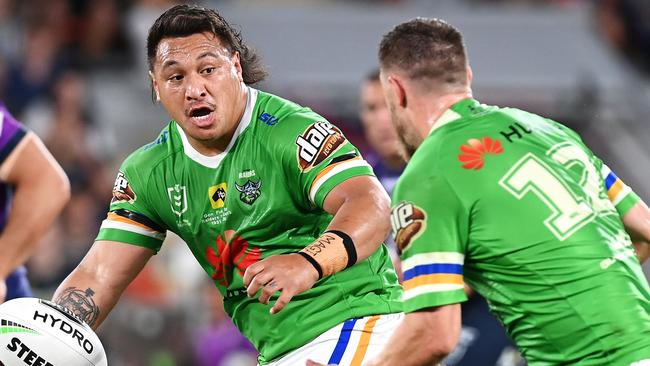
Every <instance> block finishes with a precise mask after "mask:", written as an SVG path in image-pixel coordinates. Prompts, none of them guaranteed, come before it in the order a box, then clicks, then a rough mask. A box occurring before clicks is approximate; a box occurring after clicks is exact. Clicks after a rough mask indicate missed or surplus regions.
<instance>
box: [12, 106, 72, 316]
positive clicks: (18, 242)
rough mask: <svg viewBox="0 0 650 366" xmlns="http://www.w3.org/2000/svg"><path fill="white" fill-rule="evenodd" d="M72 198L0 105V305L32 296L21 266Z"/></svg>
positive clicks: (44, 155)
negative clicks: (6, 301)
mask: <svg viewBox="0 0 650 366" xmlns="http://www.w3.org/2000/svg"><path fill="white" fill-rule="evenodd" d="M69 198H70V182H69V181H68V177H67V176H66V175H65V173H64V172H63V169H61V166H59V164H58V163H57V162H56V160H54V157H52V155H51V154H50V152H49V151H48V150H47V148H46V147H45V145H43V143H42V142H41V140H40V139H39V138H38V136H36V135H35V134H34V133H33V132H31V131H27V130H26V129H25V128H24V127H23V125H22V124H20V123H19V122H17V121H16V120H15V119H14V118H13V117H12V116H11V114H10V113H9V111H8V110H7V108H5V106H4V105H2V104H1V103H0V230H2V233H1V234H0V253H1V254H0V303H1V302H3V301H5V300H11V299H15V298H18V297H30V296H33V295H32V292H31V288H30V286H29V282H28V281H27V270H26V269H25V267H23V266H22V264H23V263H25V261H27V259H28V258H29V256H30V254H31V253H32V252H33V251H34V250H35V248H36V244H37V243H38V241H39V240H40V239H41V237H42V236H43V235H44V234H45V232H46V231H47V229H48V228H49V226H50V225H51V224H52V222H53V221H54V220H55V219H56V217H57V216H58V214H59V213H60V212H61V210H62V209H63V206H65V204H66V202H68V199H69Z"/></svg>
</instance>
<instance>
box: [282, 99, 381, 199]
mask: <svg viewBox="0 0 650 366" xmlns="http://www.w3.org/2000/svg"><path fill="white" fill-rule="evenodd" d="M280 115H281V114H280ZM269 138H270V139H271V141H269V145H273V146H274V147H275V148H276V149H278V150H279V151H278V150H276V151H277V152H278V153H279V155H280V157H281V159H282V165H283V166H284V169H285V174H286V178H287V183H288V184H290V185H292V186H293V189H295V190H296V192H301V195H300V197H301V199H302V205H303V206H304V207H314V206H315V207H319V208H322V207H323V201H324V200H325V197H326V196H327V194H328V193H329V192H330V191H331V190H332V189H333V188H334V187H336V186H337V185H338V184H339V183H341V182H343V181H345V180H347V179H349V178H352V177H355V176H363V175H374V174H373V172H372V168H371V167H370V165H368V163H367V162H366V161H365V160H363V158H362V157H361V154H360V153H359V150H357V148H356V147H355V146H354V145H352V144H351V143H350V142H349V141H348V140H347V139H346V138H345V136H344V135H343V132H341V130H340V129H339V128H338V127H336V126H334V125H333V124H331V123H330V122H328V121H327V120H325V119H324V118H323V117H321V116H319V115H318V114H316V113H314V112H312V111H311V110H309V109H306V108H304V109H301V110H299V111H297V112H295V113H292V114H291V115H288V116H286V117H284V118H283V121H282V123H279V124H278V125H277V126H275V127H274V129H273V131H272V133H270V134H269Z"/></svg>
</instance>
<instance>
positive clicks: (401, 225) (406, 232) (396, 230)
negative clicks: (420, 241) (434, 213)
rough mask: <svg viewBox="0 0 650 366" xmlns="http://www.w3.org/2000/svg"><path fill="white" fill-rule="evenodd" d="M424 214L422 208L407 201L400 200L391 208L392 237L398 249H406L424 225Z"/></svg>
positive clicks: (420, 232)
mask: <svg viewBox="0 0 650 366" xmlns="http://www.w3.org/2000/svg"><path fill="white" fill-rule="evenodd" d="M425 220H426V214H425V212H424V210H423V209H421V208H419V207H417V206H416V205H414V204H412V203H409V202H400V203H399V204H398V205H397V206H395V208H393V210H392V212H391V215H390V223H391V226H392V228H393V237H394V238H395V243H396V244H397V247H398V248H399V249H400V250H404V249H406V248H407V247H408V246H409V245H410V244H411V243H412V242H413V240H415V239H416V238H417V237H418V236H420V234H422V233H423V232H424V229H425V226H426V221H425Z"/></svg>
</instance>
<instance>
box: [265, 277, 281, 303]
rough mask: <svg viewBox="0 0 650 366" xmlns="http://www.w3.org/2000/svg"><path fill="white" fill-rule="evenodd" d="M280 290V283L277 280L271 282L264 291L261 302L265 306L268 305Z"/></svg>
mask: <svg viewBox="0 0 650 366" xmlns="http://www.w3.org/2000/svg"><path fill="white" fill-rule="evenodd" d="M278 290H282V289H281V288H280V286H278V283H277V282H276V281H275V280H271V281H269V282H268V283H267V284H266V285H265V286H264V289H263V290H262V294H261V295H260V302H261V303H262V304H265V305H266V304H268V303H269V299H270V298H271V296H273V294H274V293H275V292H276V291H278Z"/></svg>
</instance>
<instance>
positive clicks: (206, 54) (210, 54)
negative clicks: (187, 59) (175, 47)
mask: <svg viewBox="0 0 650 366" xmlns="http://www.w3.org/2000/svg"><path fill="white" fill-rule="evenodd" d="M205 57H214V58H219V56H218V55H217V54H216V53H214V52H211V51H207V52H203V53H202V54H200V55H199V57H197V58H196V59H197V60H200V59H202V58H205ZM177 64H178V61H176V60H167V61H165V62H163V64H162V69H166V68H168V67H171V66H174V65H177Z"/></svg>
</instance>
